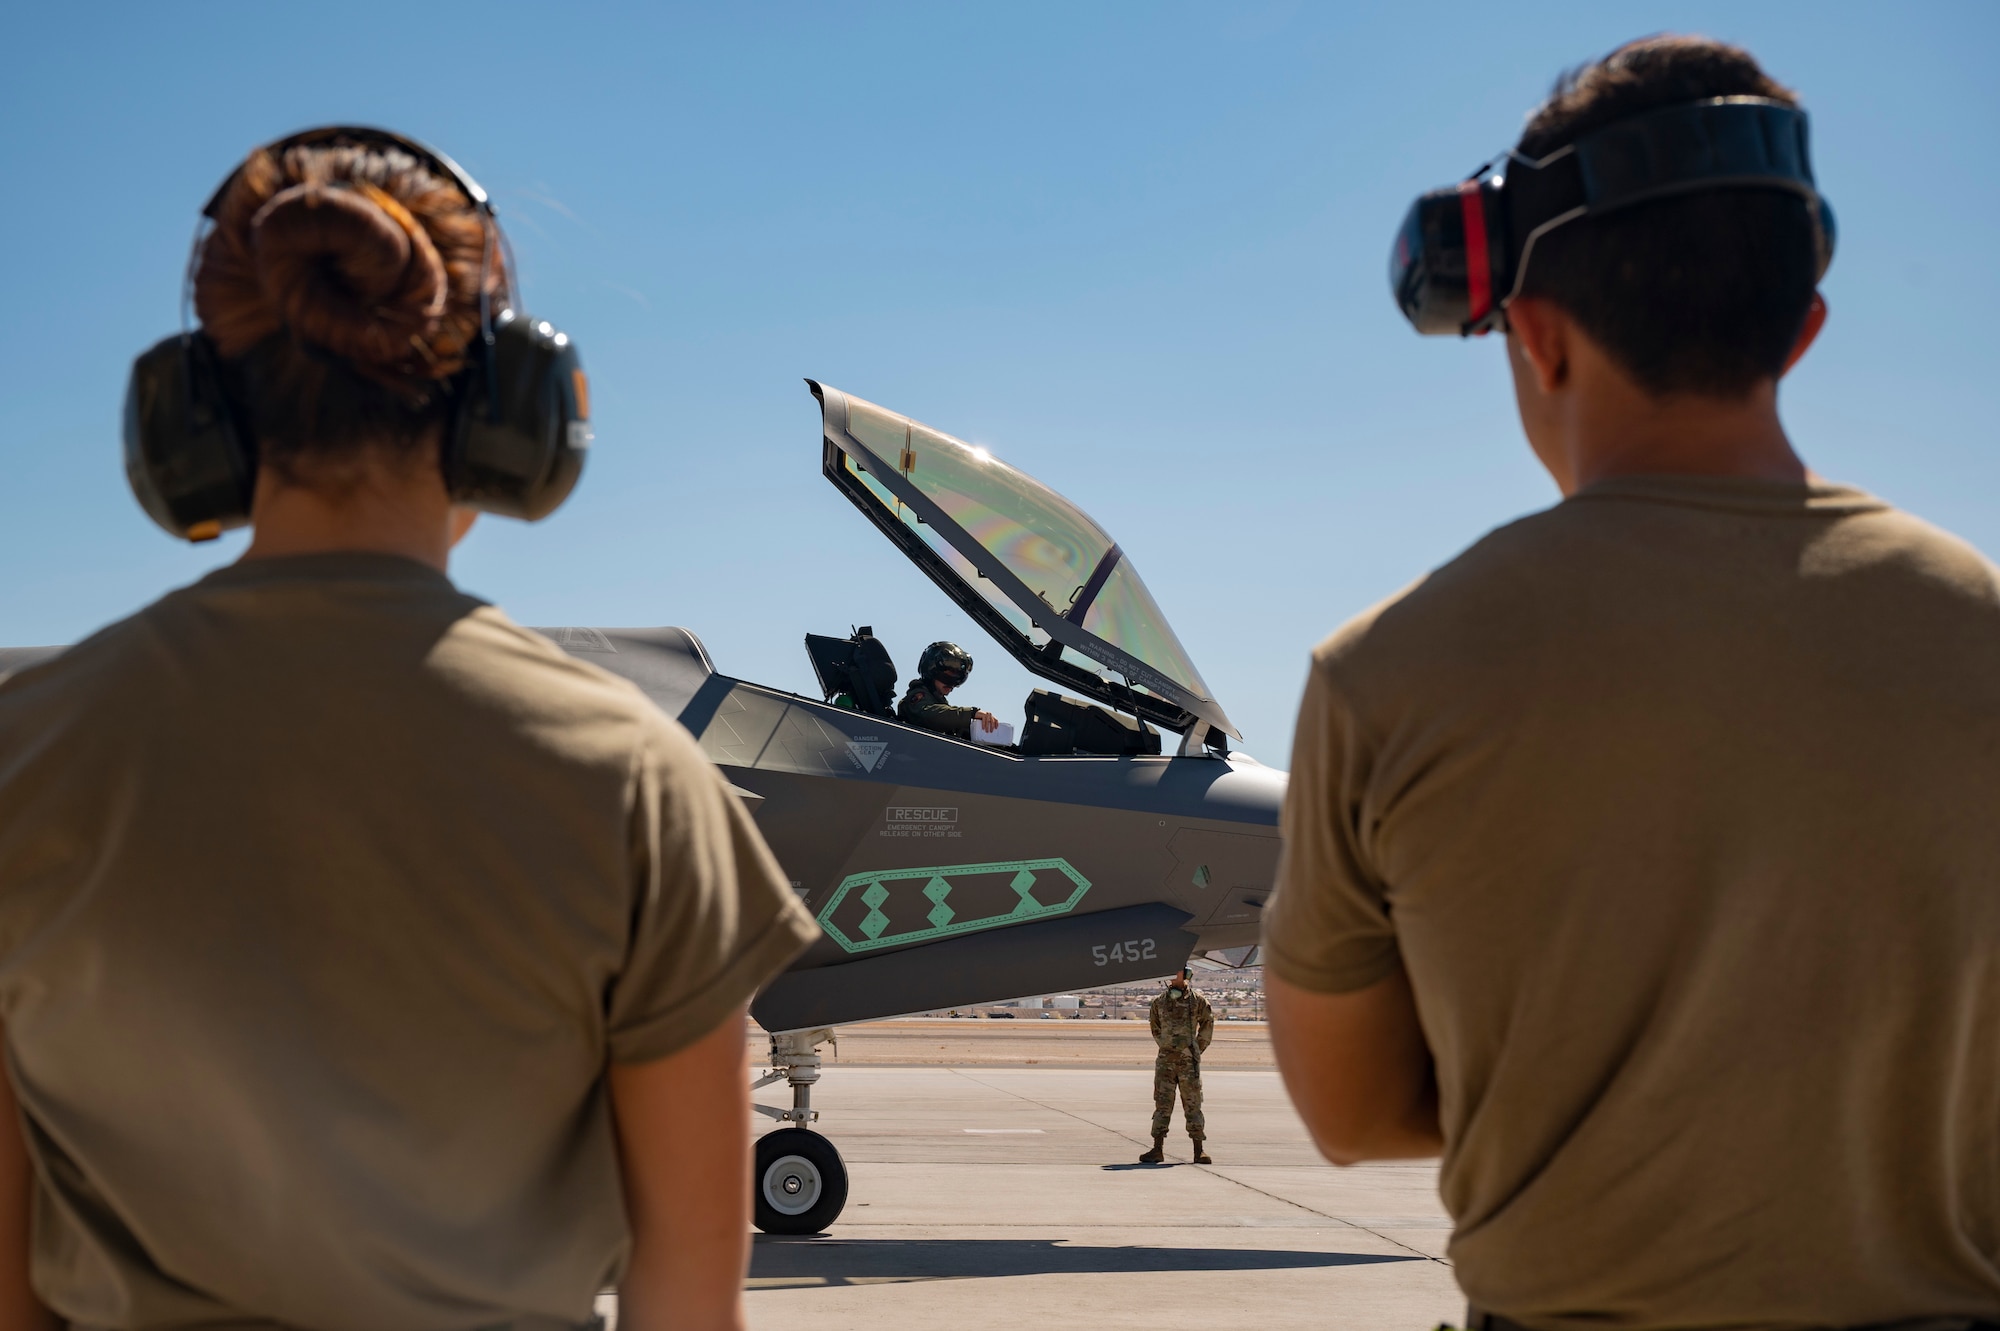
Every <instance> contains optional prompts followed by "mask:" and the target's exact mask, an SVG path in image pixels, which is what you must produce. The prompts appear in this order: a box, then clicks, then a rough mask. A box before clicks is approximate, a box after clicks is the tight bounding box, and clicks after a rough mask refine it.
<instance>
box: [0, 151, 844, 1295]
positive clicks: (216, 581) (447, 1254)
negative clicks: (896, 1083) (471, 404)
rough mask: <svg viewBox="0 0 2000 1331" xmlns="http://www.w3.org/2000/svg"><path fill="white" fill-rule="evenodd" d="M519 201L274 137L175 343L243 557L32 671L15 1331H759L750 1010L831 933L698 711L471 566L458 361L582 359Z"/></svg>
mask: <svg viewBox="0 0 2000 1331" xmlns="http://www.w3.org/2000/svg"><path fill="white" fill-rule="evenodd" d="M484 197H485V196H484V194H483V192H482V191H479V190H478V187H477V186H476V185H472V184H471V183H470V180H469V178H467V177H464V176H463V175H462V173H459V172H458V171H457V169H456V168H455V167H452V166H451V165H450V163H449V162H448V161H446V159H443V158H442V157H439V156H438V155H436V154H435V153H430V152H429V151H428V150H426V149H423V148H422V147H421V145H417V144H415V143H413V142H411V141H409V140H403V139H398V138H396V137H394V136H391V135H386V134H384V133H382V132H380V131H367V130H345V129H338V128H336V129H333V130H329V131H323V132H321V131H314V132H309V133H308V135H306V136H300V137H299V138H297V139H295V140H292V141H288V142H287V143H285V144H280V145H276V146H274V147H272V148H268V149H259V150H258V151H256V152H254V153H252V154H251V155H250V157H249V159H248V160H247V161H245V162H244V163H243V165H242V167H241V168H240V169H239V170H238V171H237V172H236V173H235V174H234V175H233V176H232V177H231V179H230V180H229V181H228V182H227V183H226V185H225V186H224V187H223V189H222V190H221V191H220V192H219V194H218V195H217V197H216V199H215V201H214V203H213V204H212V205H211V213H210V215H211V216H212V217H213V219H214V223H215V225H214V228H213V230H212V231H211V232H210V233H209V234H208V235H207V236H206V237H205V238H204V239H203V240H202V242H201V243H200V248H199V250H198V253H197V255H196V259H197V263H196V267H195V272H194V279H193V286H194V304H195V309H196V311H197V312H198V313H199V315H200V318H201V328H200V330H199V332H198V333H197V334H195V335H194V337H193V338H179V337H177V338H175V339H170V341H169V343H166V344H162V346H163V347H164V348H165V351H166V352H167V354H168V355H169V357H179V358H182V359H169V360H164V361H160V362H159V364H163V365H166V366H167V367H168V370H167V373H166V375H165V376H164V378H165V380H166V381H168V387H169V388H179V387H180V385H178V384H177V383H174V382H172V381H171V380H172V376H173V374H174V372H175V371H181V370H186V369H187V368H188V367H189V366H190V365H191V364H192V363H193V360H194V357H193V355H192V353H189V352H188V350H187V349H188V347H189V346H190V345H194V346H197V347H199V348H200V349H201V351H200V363H201V365H202V366H204V367H210V366H212V367H213V368H212V369H209V368H204V370H203V372H204V373H207V374H211V375H212V376H213V377H214V378H215V380H216V383H215V385H214V386H215V387H216V388H217V390H218V392H219V393H220V394H221V396H222V397H223V399H224V403H223V405H224V407H225V408H226V411H227V412H228V413H229V419H231V420H233V421H235V422H237V427H236V429H235V431H234V433H229V435H228V437H229V439H230V441H231V444H232V446H235V445H236V444H238V443H240V442H241V441H244V440H247V441H248V447H250V448H252V449H254V453H253V454H252V455H251V461H252V462H253V463H254V475H255V485H254V494H251V495H249V496H248V497H247V502H248V508H249V518H250V523H251V527H252V532H251V539H250V543H249V547H248V549H247V550H245V551H244V553H243V557H242V558H241V559H240V560H239V561H238V562H237V563H235V564H232V565H230V566H227V567H224V568H220V569H217V570H216V571H214V572H212V573H210V574H209V575H208V576H207V577H204V578H202V579H201V580H200V581H198V582H196V583H194V584H193V585H192V586H188V587H184V588H181V589H180V590H178V591H174V592H170V593H168V594H167V595H166V596H164V597H162V598H161V599H160V600H158V601H156V602H154V603H153V604H152V605H150V606H147V607H146V608H144V609H143V610H140V611H139V612H138V613H137V614H135V615H133V616H131V617H130V618H128V619H125V620H123V621H121V622H119V623H116V624H113V625H111V626H110V627H108V628H106V629H104V630H103V631H102V632H100V633H98V634H96V635H94V636H93V637H91V638H90V639H88V640H87V641H85V642H82V643H79V644H77V645H76V646H74V647H71V648H69V649H68V650H67V651H65V652H63V653H62V654H61V655H60V656H57V657H55V658H54V659H53V660H48V661H44V662H42V663H40V664H36V665H33V666H30V667H28V668H26V669H22V670H19V671H17V672H16V673H14V674H12V675H7V676H4V677H0V1013H4V1016H5V1029H4V1032H0V1036H4V1041H5V1052H6V1055H7V1066H8V1069H9V1074H10V1075H8V1076H5V1077H0V1129H4V1130H0V1327H6V1328H15V1327H51V1326H55V1325H58V1324H62V1325H71V1326H79V1327H118V1328H121V1331H166V1328H175V1329H176V1331H191V1329H194V1328H221V1327H236V1328H247V1327H279V1326H283V1327H307V1326H314V1327H331V1326H341V1327H400V1328H408V1329H409V1331H450V1329H453V1328H463V1327H471V1326H479V1327H491V1328H502V1327H505V1328H516V1329H526V1328H534V1329H535V1331H559V1329H561V1328H573V1329H575V1331H581V1329H582V1328H586V1327H593V1326H596V1325H599V1323H598V1322H597V1319H596V1315H595V1313H594V1310H593V1309H594V1302H595V1300H596V1298H597V1295H598V1293H599V1291H600V1290H602V1289H604V1288H605V1286H606V1285H607V1284H615V1285H616V1286H617V1288H618V1294H619V1301H620V1303H619V1322H620V1324H621V1326H623V1327H625V1328H626V1331H647V1329H648V1328H656V1327H661V1326H664V1325H666V1324H667V1321H668V1318H669V1317H670V1316H671V1317H672V1318H673V1319H674V1320H673V1324H674V1325H675V1326H685V1327H698V1328H713V1329H720V1328H730V1327H740V1326H741V1325H742V1285H743V1276H744V1271H745V1267H746V1264H747V1261H748V1255H749V1239H748V1233H749V1211H750V1196H749V1176H750V1160H749V1151H750V1139H749V1123H750V1106H749V1077H748V1069H747V1066H746V1063H745V1039H744V1035H745V1017H744V1008H745V1005H746V1004H747V1002H748V1000H749V998H750V996H751V995H752V994H753V993H754V992H755V991H756V990H757V989H758V988H759V987H760V986H762V985H763V984H764V982H765V981H767V980H768V979H770V978H771V977H772V976H773V975H775V974H776V973H777V972H778V971H780V970H781V969H783V968H784V966H785V965H786V964H787V963H788V962H789V961H790V960H791V959H792V957H793V956H794V955H795V954H796V953H798V952H799V951H800V950H801V948H803V947H804V946H805V945H806V944H807V943H808V942H810V941H811V939H812V938H813V937H815V936H816V935H817V932H818V930H817V929H816V927H815V926H814V925H813V923H812V920H811V918H810V917H809V916H808V915H807V914H806V913H805V911H804V909H803V908H802V907H801V906H800V905H799V904H798V902H797V900H796V898H795V897H794V896H793V894H792V891H791V889H790V886H789V884H788V882H787V880H786V877H785V875H784V874H783V873H782V872H781V871H780V869H779V867H778V865H777V863H776V861H775V860H773V858H772V856H771V853H770V851H769V849H767V848H766V846H765V845H764V842H763V840H762V838H761V837H760V836H759V835H758V833H757V829H756V827H755V826H754V825H753V824H752V823H751V822H750V819H749V815H748V814H747V813H746V812H745V811H744V809H743V807H742V805H741V803H740V802H739V801H738V799H737V798H736V796H735V794H734V793H733V792H732V790H731V787H730V786H729V784H728V783H727V782H726V781H724V780H723V779H722V777H721V776H720V774H719V773H718V772H717V771H716V769H715V768H714V767H713V766H712V765H711V764H710V763H709V762H708V760H707V759H706V758H705V757H704V756H703V755H702V753H701V751H700V750H699V749H698V748H697V747H696V745H695V743H694V741H693V740H692V739H691V738H690V737H689V735H688V733H687V732H686V731H685V730H683V729H682V728H681V727H680V725H679V724H678V723H677V722H675V721H674V720H672V719H670V718H669V717H667V716H666V715H665V714H664V713H663V712H661V711H660V710H659V708H657V707H655V706H654V705H653V704H652V703H651V702H650V701H649V700H648V699H647V698H646V697H645V695H643V694H642V693H640V692H639V691H638V689H637V688H635V687H634V686H633V685H632V684H630V683H628V682H626V681H625V680H622V679H619V678H616V677H614V676H612V675H610V674H608V673H606V672H604V671H602V670H599V669H597V668H596V667H594V666H590V665H586V664H583V663H581V662H579V661H577V660H575V659H574V658H572V657H570V656H568V655H566V654H565V653H564V652H563V651H562V650H561V649H560V648H558V647H557V646H556V645H555V644H554V643H552V642H550V641H549V640H548V639H547V638H544V637H542V636H541V635H539V634H537V633H534V632H532V631H530V630H528V629H524V628H521V627H519V626H518V625H516V624H515V623H514V622H513V621H512V620H511V619H509V618H508V617H507V616H506V615H504V614H503V613H501V611H500V610H499V609H498V608H496V607H494V606H492V605H489V604H487V603H486V602H484V601H482V600H480V599H479V598H477V597H474V596H470V595H467V594H466V593H464V592H461V591H460V590H458V588H456V587H455V586H454V585H453V584H452V582H451V579H450V577H449V576H448V575H447V569H448V565H449V559H450V554H451V550H452V547H453V545H454V544H455V543H456V542H457V541H458V539H459V538H460V537H462V536H463V535H464V534H465V531H466V529H467V528H468V527H469V526H470V525H471V522H472V516H473V510H472V509H471V508H470V507H467V506H465V505H466V504H469V503H471V502H473V501H474V498H476V499H477V501H478V502H481V503H484V504H487V505H488V506H489V507H490V506H493V503H492V500H491V498H490V496H489V495H479V496H475V497H472V498H464V499H463V502H461V498H460V496H461V491H460V490H459V489H457V488H455V487H456V485H457V482H456V481H454V480H451V479H448V477H447V470H448V467H453V466H456V465H457V464H458V463H459V462H460V461H463V458H460V457H458V456H457V455H454V456H453V457H452V458H450V459H447V456H446V450H445V448H444V447H442V445H446V444H449V445H450V447H452V448H454V449H455V448H458V447H459V445H460V443H461V442H462V440H463V439H464V438H465V437H466V435H465V431H467V430H472V429H475V428H476V429H488V428H489V426H490V425H491V421H492V419H493V418H492V417H487V418H482V422H481V423H480V424H479V425H477V426H470V425H466V421H467V419H468V418H467V416H466V415H465V413H464V411H463V410H462V408H463V407H464V405H465V401H466V400H467V399H465V397H464V395H465V394H467V393H468V392H469V391H470V390H469V389H468V387H467V384H468V383H471V382H476V380H475V379H474V378H473V375H474V373H475V370H477V372H480V373H491V374H492V376H493V377H492V378H491V379H489V380H488V381H487V382H489V383H499V382H500V381H501V379H502V376H501V375H500V373H499V371H498V370H497V369H494V368H492V367H494V366H499V365H501V364H502V362H501V360H500V353H495V352H491V351H490V350H489V348H490V347H491V345H492V341H496V340H497V341H498V342H500V344H501V345H502V346H503V347H505V346H507V345H510V344H509V343H508V342H507V339H508V338H516V337H525V336H527V335H529V334H528V332H524V330H532V329H540V330H541V331H540V332H538V333H532V335H533V336H539V337H546V338H548V339H549V340H550V344H552V345H554V346H556V347H558V348H560V347H561V346H563V345H565V344H564V343H563V342H562V341H560V340H559V339H557V338H556V335H555V334H554V333H553V332H551V331H550V326H549V325H548V324H547V323H546V322H543V321H532V322H531V321H529V320H527V319H526V318H525V317H521V316H519V315H518V312H507V313H502V312H503V311H507V310H508V307H509V305H510V304H511V302H510V299H509V284H510V277H511V274H510V273H509V272H508V271H507V265H506V264H505V262H504V261H503V256H504V254H505V249H504V247H503V246H502V245H501V244H500V243H499V236H498V233H497V231H496V229H495V223H494V222H493V219H492V216H491V213H490V211H489V210H488V209H487V208H486V207H485V206H484ZM489 317H491V319H492V320H493V322H492V323H490V324H489V323H488V322H486V321H487V319H488V318H489ZM195 339H200V341H198V342H197V341H195ZM489 339H491V340H489ZM475 341H478V342H480V343H481V344H482V345H480V346H477V347H475ZM515 345H520V343H516V344H515ZM159 350H160V348H155V351H159ZM475 353H477V356H476V358H475ZM572 354H573V353H572ZM153 356H154V353H153V352H148V353H147V355H146V356H144V357H141V360H140V365H139V367H138V368H135V374H134V378H135V382H146V383H153V382H157V381H151V380H144V381H142V379H141V374H142V371H143V370H144V367H146V366H147V365H150V364H153V363H154V362H153V360H151V359H149V358H152V357H153ZM550 363H552V364H557V365H560V364H562V362H560V361H552V362H550ZM569 363H570V364H572V365H573V364H574V362H573V361H571V362H569ZM574 373H575V374H576V376H577V377H576V380H575V392H576V394H577V396H578V397H579V398H580V397H582V395H583V388H582V383H581V372H580V370H579V371H575V372H574ZM555 382H557V383H559V384H563V385H566V384H567V382H568V380H567V376H566V375H565V376H563V377H560V378H558V379H556V380H555ZM155 396H156V397H157V396H158V395H155ZM495 396H498V393H497V391H496V393H495ZM194 398H195V394H194V393H193V392H192V391H183V392H182V396H181V398H180V399H179V401H180V402H181V403H182V405H183V406H185V405H186V403H188V402H191V401H193V400H194ZM204 401H205V399H204ZM579 405H580V404H579ZM186 414H188V415H189V416H190V417H191V415H192V413H191V412H189V413H186ZM587 415H588V409H587V407H583V408H581V410H580V411H579V413H578V416H580V417H587ZM135 418H136V417H135V416H131V415H128V431H130V430H133V428H134V427H132V426H131V425H130V424H129V422H130V421H131V420H132V419H135ZM448 423H456V425H457V426H459V427H463V428H462V429H455V430H454V433H453V434H452V435H451V437H450V438H449V439H447V438H446V436H445V435H444V433H443V432H444V430H445V428H446V426H447V424H448ZM142 428H143V427H142ZM569 428H574V427H573V426H571V427H569ZM222 433H225V432H222V431H219V430H212V431H211V435H219V434H222ZM130 437H131V435H129V434H128V442H129V439H130ZM164 437H166V436H165V435H164V434H161V435H156V436H155V438H156V439H157V438H164ZM185 437H186V438H188V439H193V438H197V437H199V436H197V435H196V434H195V433H194V432H193V431H192V430H190V431H188V432H187V433H186V436H185ZM489 437H492V438H500V437H504V435H503V432H502V431H501V430H500V429H499V427H492V429H491V433H490V435H489ZM142 438H143V435H142ZM585 442H586V443H587V435H586V436H585ZM572 446H573V447H575V448H581V447H582V446H583V445H581V444H575V445H572ZM234 456H235V455H232V458H233V457H234ZM465 456H467V457H469V456H471V454H470V453H469V452H468V453H467V454H466V455H465ZM130 457H131V454H130V453H129V452H128V462H129V459H130ZM185 462H186V456H185V455H182V456H178V457H177V456H171V455H169V456H154V455H153V454H148V453H143V452H142V453H141V454H140V463H141V465H142V466H145V467H157V468H160V469H163V470H164V471H171V469H172V468H173V467H174V466H176V465H179V464H182V463H185ZM149 474H150V473H149ZM574 475H575V472H574V471H573V470H572V471H570V472H569V473H568V478H567V479H566V480H565V482H564V488H563V490H562V492H561V493H564V494H566V493H567V484H568V481H569V480H573V478H574ZM243 479H244V484H243V486H242V487H241V488H242V489H245V490H248V489H249V484H248V473H247V472H245V473H244V476H243ZM134 487H135V491H138V490H139V489H140V487H139V482H138V481H135V482H134ZM140 497H141V502H142V504H144V503H146V496H145V493H144V492H143V491H141V492H140ZM560 499H561V494H557V495H556V496H555V498H554V499H553V500H551V501H550V504H549V505H548V506H552V505H553V503H557V502H560ZM548 506H545V507H544V508H543V509H542V510H541V511H543V512H545V511H547V507H548ZM147 511H148V512H149V513H151V514H152V515H153V516H154V518H155V520H156V521H160V522H161V525H162V526H166V527H169V529H170V530H172V529H173V527H172V526H171V525H170V524H169V523H168V522H166V521H164V520H163V519H162V518H161V515H160V514H159V513H158V512H155V511H154V510H153V508H151V507H148V509H147ZM500 511H509V510H506V509H504V508H503V509H501V510H500ZM520 515H521V516H527V517H533V516H539V514H538V513H534V512H525V511H524V512H522V513H521V514H520ZM169 516H171V515H169ZM234 516H236V517H238V518H240V516H241V514H240V512H238V513H237V514H235V515H234ZM193 525H194V524H189V529H188V530H185V531H177V533H176V534H181V535H189V536H192V535H193V531H192V527H193ZM208 525H209V526H211V527H215V526H217V525H218V524H217V523H215V522H210V523H209V524H208ZM17 1121H18V1122H19V1123H20V1124H21V1125H22V1126H23V1129H24V1130H23V1131H15V1130H14V1129H13V1128H12V1127H6V1126H5V1125H7V1124H12V1123H15V1122H17ZM31 1210H32V1214H33V1215H34V1217H35V1219H34V1224H33V1228H32V1234H30V1232H29V1229H28V1226H27V1225H25V1224H24V1223H22V1222H23V1221H24V1219H25V1217H27V1216H28V1215H29V1214H30V1213H31ZM7 1217H12V1218H13V1219H11V1220H9V1219H7Z"/></svg>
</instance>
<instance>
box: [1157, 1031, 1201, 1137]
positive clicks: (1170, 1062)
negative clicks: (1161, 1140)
mask: <svg viewBox="0 0 2000 1331" xmlns="http://www.w3.org/2000/svg"><path fill="white" fill-rule="evenodd" d="M1176 1088H1178V1089H1179V1090H1180V1093H1181V1113H1182V1114H1183V1116H1185V1117H1186V1119H1187V1130H1188V1136H1190V1137H1202V1136H1206V1135H1207V1134H1206V1132H1205V1131H1204V1129H1206V1128H1207V1127H1208V1119H1207V1118H1206V1117H1205V1116H1204V1115H1203V1114H1202V1112H1201V1064H1200V1063H1198V1062H1197V1061H1196V1060H1195V1054H1194V1051H1193V1050H1192V1049H1162V1050H1161V1051H1160V1056H1159V1057H1158V1058H1156V1059H1154V1060H1153V1135H1154V1136H1155V1137H1164V1136H1166V1135H1167V1125H1168V1124H1169V1123H1172V1122H1173V1120H1174V1091H1175V1089H1176Z"/></svg>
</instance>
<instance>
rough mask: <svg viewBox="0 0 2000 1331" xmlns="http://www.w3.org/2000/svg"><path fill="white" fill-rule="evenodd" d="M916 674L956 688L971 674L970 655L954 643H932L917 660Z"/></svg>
mask: <svg viewBox="0 0 2000 1331" xmlns="http://www.w3.org/2000/svg"><path fill="white" fill-rule="evenodd" d="M917 674H918V675H919V676H921V677H922V678H924V679H926V680H932V679H935V680H940V681H942V682H944V683H946V684H949V685H951V686H952V687H953V688H957V687H958V686H959V685H961V684H963V683H965V681H966V678H967V677H968V676H969V675H971V674H972V653H971V652H968V651H966V650H965V648H963V647H961V646H959V645H958V644H957V643H955V642H934V643H932V644H931V645H930V646H928V647H926V648H924V654H923V656H922V657H920V658H919V659H918V661H917Z"/></svg>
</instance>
